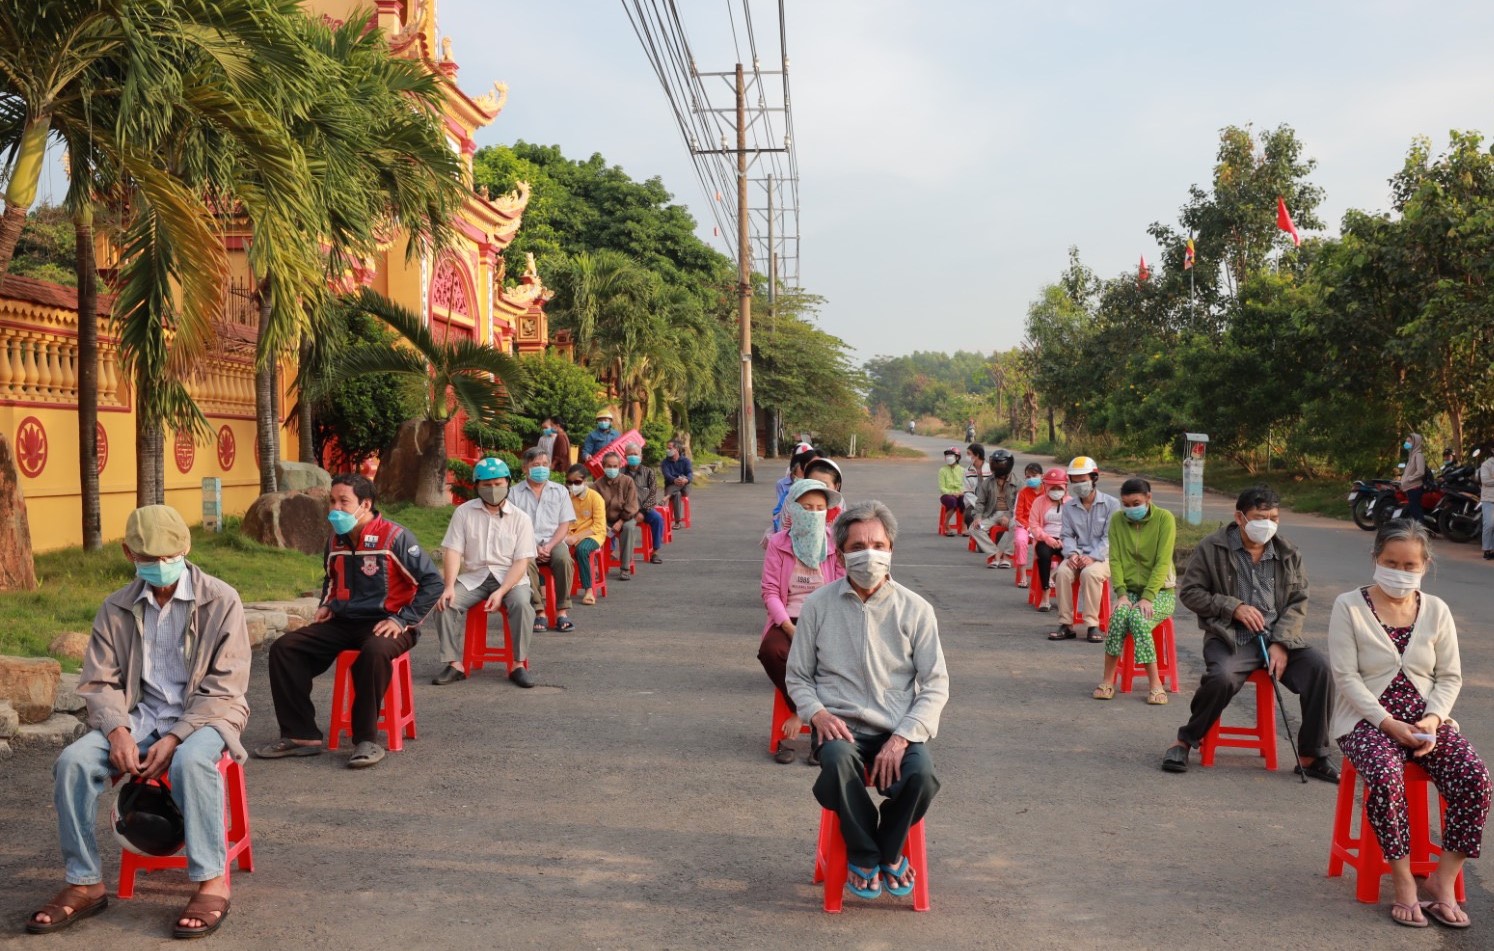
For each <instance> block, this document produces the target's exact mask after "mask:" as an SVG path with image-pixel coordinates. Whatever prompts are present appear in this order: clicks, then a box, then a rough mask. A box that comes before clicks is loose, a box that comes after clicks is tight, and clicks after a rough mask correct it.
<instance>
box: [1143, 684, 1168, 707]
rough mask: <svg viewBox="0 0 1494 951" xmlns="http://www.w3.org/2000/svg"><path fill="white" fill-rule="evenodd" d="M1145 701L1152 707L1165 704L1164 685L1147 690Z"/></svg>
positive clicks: (1165, 691) (1165, 692) (1165, 693)
mask: <svg viewBox="0 0 1494 951" xmlns="http://www.w3.org/2000/svg"><path fill="white" fill-rule="evenodd" d="M1146 702H1147V703H1149V704H1151V705H1152V706H1154V707H1162V706H1166V705H1167V689H1166V688H1165V687H1158V688H1157V689H1156V690H1148V691H1147V693H1146Z"/></svg>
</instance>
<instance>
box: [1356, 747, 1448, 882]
mask: <svg viewBox="0 0 1494 951" xmlns="http://www.w3.org/2000/svg"><path fill="white" fill-rule="evenodd" d="M1358 779H1359V774H1358V773H1357V772H1355V771H1354V764H1353V763H1352V762H1350V761H1349V758H1348V757H1347V756H1346V757H1344V763H1343V772H1342V775H1341V776H1340V777H1339V781H1338V808H1337V809H1335V810H1334V813H1333V842H1332V844H1331V845H1330V846H1329V848H1328V877H1329V878H1338V877H1339V876H1340V875H1342V874H1343V873H1344V866H1345V865H1347V866H1349V867H1350V868H1352V869H1353V870H1354V874H1355V875H1356V876H1357V877H1358V881H1357V882H1356V883H1355V886H1354V897H1355V898H1357V899H1359V900H1360V901H1362V902H1364V903H1366V904H1374V903H1375V902H1378V901H1379V900H1380V879H1381V878H1382V877H1384V876H1386V875H1389V874H1390V863H1389V862H1387V861H1385V853H1384V852H1383V851H1381V849H1380V840H1379V839H1378V838H1376V837H1375V830H1374V829H1373V828H1371V827H1370V824H1369V820H1368V819H1367V818H1366V817H1365V804H1366V803H1367V802H1368V800H1369V784H1368V783H1366V784H1364V792H1363V794H1362V795H1360V796H1358V797H1356V796H1355V795H1354V791H1355V783H1356V782H1357V781H1358ZM1430 786H1431V778H1430V777H1429V776H1427V771H1426V770H1424V769H1422V768H1421V767H1420V766H1419V765H1417V764H1416V763H1407V764H1406V810H1407V813H1408V814H1409V816H1410V819H1411V856H1410V858H1411V874H1412V875H1417V876H1422V875H1429V874H1431V873H1432V871H1433V870H1434V869H1435V868H1436V867H1437V863H1436V862H1434V861H1432V859H1433V858H1434V857H1435V856H1438V855H1441V854H1442V847H1441V846H1438V845H1433V844H1432V838H1431V834H1430V832H1431V830H1430V826H1431V818H1430V815H1429V813H1430V806H1431V803H1430V801H1429V795H1428V788H1429V787H1430ZM1356 798H1358V799H1359V800H1360V807H1359V808H1358V809H1357V810H1356V809H1355V808H1354V800H1355V799H1356ZM1437 804H1438V815H1439V816H1441V817H1442V818H1443V819H1444V820H1445V819H1446V816H1447V803H1445V802H1443V801H1442V797H1441V796H1440V795H1439V796H1438V797H1437ZM1356 812H1358V814H1359V829H1358V830H1357V831H1355V830H1354V814H1355V813H1356ZM1454 888H1455V891H1456V896H1455V897H1456V898H1457V899H1458V901H1459V902H1462V901H1464V900H1465V896H1464V892H1463V872H1462V870H1461V869H1460V870H1459V871H1458V880H1457V882H1456V883H1454Z"/></svg>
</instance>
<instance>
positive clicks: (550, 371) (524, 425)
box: [509, 353, 603, 440]
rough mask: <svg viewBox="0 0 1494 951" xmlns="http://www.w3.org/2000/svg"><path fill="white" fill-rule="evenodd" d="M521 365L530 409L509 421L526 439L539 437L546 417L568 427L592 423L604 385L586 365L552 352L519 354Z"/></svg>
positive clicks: (526, 398)
mask: <svg viewBox="0 0 1494 951" xmlns="http://www.w3.org/2000/svg"><path fill="white" fill-rule="evenodd" d="M519 364H520V366H521V367H522V368H523V371H524V394H525V397H524V404H525V406H526V408H527V410H528V412H526V413H524V414H518V413H515V414H513V415H512V416H510V417H509V422H510V423H511V424H512V426H513V427H514V429H515V431H517V432H518V434H519V435H520V436H522V437H523V438H525V439H527V440H534V439H536V438H538V436H539V434H540V423H541V422H543V421H544V419H545V417H547V416H553V417H555V418H557V419H560V420H564V421H565V423H566V425H568V426H569V425H572V424H573V423H581V422H589V421H590V420H591V419H592V418H593V417H595V415H596V411H597V410H598V409H599V408H600V407H601V406H602V403H603V400H602V384H601V383H600V382H599V381H598V380H597V378H596V377H595V376H593V375H592V374H591V371H590V370H588V369H586V368H585V367H583V366H581V365H579V364H576V363H572V362H571V361H570V360H567V359H566V358H565V357H561V356H557V355H555V354H553V353H545V354H537V355H534V356H528V357H520V358H519Z"/></svg>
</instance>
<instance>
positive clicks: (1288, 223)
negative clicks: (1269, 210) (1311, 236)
mask: <svg viewBox="0 0 1494 951" xmlns="http://www.w3.org/2000/svg"><path fill="white" fill-rule="evenodd" d="M1276 227H1278V228H1280V229H1281V230H1282V231H1285V232H1286V233H1287V234H1289V235H1291V236H1292V246H1293V247H1297V248H1300V247H1302V236H1301V235H1300V234H1298V233H1297V226H1296V225H1294V224H1292V215H1291V213H1290V212H1288V211H1287V203H1286V199H1285V198H1282V197H1281V196H1280V195H1277V196H1276Z"/></svg>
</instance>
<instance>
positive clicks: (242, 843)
mask: <svg viewBox="0 0 1494 951" xmlns="http://www.w3.org/2000/svg"><path fill="white" fill-rule="evenodd" d="M218 775H219V776H222V777H223V792H224V796H223V831H224V833H225V834H224V838H225V839H226V840H227V844H228V856H227V859H226V860H225V861H224V863H223V878H224V880H225V881H227V880H228V878H229V877H230V874H231V873H230V871H229V870H230V869H231V868H232V867H233V863H234V862H236V861H237V862H238V863H239V871H241V872H252V871H254V840H253V837H252V836H251V835H250V833H249V795H248V793H247V792H245V789H244V767H243V766H241V765H239V764H238V763H236V762H234V759H233V757H232V756H229V755H228V754H227V753H224V754H223V755H222V756H221V757H219V758H218ZM162 780H163V781H165V776H164V775H163V776H162ZM167 785H170V783H167ZM186 867H187V855H186V852H185V850H183V851H182V852H181V853H179V854H177V855H159V856H157V855H138V854H136V853H134V852H131V851H130V850H129V849H121V850H120V853H119V897H120V898H134V897H135V876H136V875H137V874H139V873H140V872H158V871H160V870H161V869H167V868H182V869H184V868H186Z"/></svg>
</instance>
